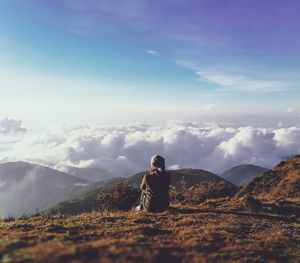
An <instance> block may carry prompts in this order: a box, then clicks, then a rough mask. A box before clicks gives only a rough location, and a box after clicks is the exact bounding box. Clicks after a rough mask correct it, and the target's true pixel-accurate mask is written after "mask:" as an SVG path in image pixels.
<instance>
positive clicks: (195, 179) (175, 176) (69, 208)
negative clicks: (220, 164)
mask: <svg viewBox="0 0 300 263" xmlns="http://www.w3.org/2000/svg"><path fill="white" fill-rule="evenodd" d="M169 172H170V173H171V178H172V180H171V185H173V186H175V187H178V186H179V182H180V181H182V180H184V181H185V182H186V184H187V186H188V187H190V186H193V185H196V184H201V183H207V182H220V183H222V184H227V185H230V187H235V186H234V185H232V184H231V183H230V182H227V181H226V180H224V179H223V178H221V177H219V176H217V175H216V174H213V173H211V172H208V171H205V170H201V169H181V170H170V171H169ZM145 173H146V172H141V173H138V174H136V175H133V176H131V177H129V178H114V179H112V180H109V181H106V182H100V183H98V184H97V186H96V185H92V186H91V187H90V188H91V190H90V191H86V192H84V193H81V194H79V195H77V196H76V197H75V198H72V199H70V200H67V201H65V202H62V203H59V204H57V205H55V206H54V207H52V208H50V209H48V210H47V211H46V213H58V212H59V213H62V214H78V213H82V212H84V211H91V210H98V209H101V204H100V203H99V202H98V201H97V200H96V197H97V195H98V194H99V193H101V192H103V191H105V190H107V189H108V188H109V187H112V186H114V185H115V184H117V183H120V182H123V183H125V184H128V185H131V186H133V187H136V188H139V186H140V184H141V181H142V178H143V176H144V174H145Z"/></svg>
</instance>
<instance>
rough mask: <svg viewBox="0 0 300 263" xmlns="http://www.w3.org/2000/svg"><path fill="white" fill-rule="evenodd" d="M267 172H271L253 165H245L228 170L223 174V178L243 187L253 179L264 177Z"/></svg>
mask: <svg viewBox="0 0 300 263" xmlns="http://www.w3.org/2000/svg"><path fill="white" fill-rule="evenodd" d="M266 171H269V169H267V168H264V167H260V166H257V165H253V164H243V165H238V166H234V167H232V168H231V169H229V170H226V171H225V172H224V173H223V174H222V177H223V178H224V179H226V180H227V181H229V182H231V183H233V184H235V185H237V186H243V185H246V184H247V183H249V182H251V181H252V179H253V178H255V177H257V176H260V175H262V174H263V173H265V172H266Z"/></svg>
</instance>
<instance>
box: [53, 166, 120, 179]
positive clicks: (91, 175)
mask: <svg viewBox="0 0 300 263" xmlns="http://www.w3.org/2000/svg"><path fill="white" fill-rule="evenodd" d="M59 170H60V169H59ZM63 171H65V172H67V173H68V174H71V175H74V176H76V177H78V178H80V179H83V180H86V181H89V182H101V181H105V180H109V179H112V178H115V177H116V175H114V174H112V173H111V172H109V171H107V170H104V169H101V168H97V167H86V168H79V167H72V166H66V167H64V168H63Z"/></svg>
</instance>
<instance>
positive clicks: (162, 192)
mask: <svg viewBox="0 0 300 263" xmlns="http://www.w3.org/2000/svg"><path fill="white" fill-rule="evenodd" d="M170 182H171V176H170V174H169V173H168V172H159V171H157V172H155V173H154V174H153V175H150V174H145V175H144V178H143V181H142V183H141V186H140V187H141V189H142V190H143V191H145V193H146V198H145V200H144V206H145V209H146V210H147V211H149V212H161V211H164V210H166V209H168V208H169V206H170V200H169V185H170Z"/></svg>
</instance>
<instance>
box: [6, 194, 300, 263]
mask: <svg viewBox="0 0 300 263" xmlns="http://www.w3.org/2000/svg"><path fill="white" fill-rule="evenodd" d="M220 203H222V204H223V205H220ZM244 207H246V206H244ZM299 223H300V221H299V219H297V218H295V217H286V216H278V215H271V214H259V213H252V212H251V211H243V210H238V211H237V208H236V205H234V204H233V203H230V202H227V201H226V200H221V201H217V200H215V201H214V200H210V201H209V202H208V203H205V204H203V205H202V206H188V205H187V206H183V207H182V206H178V205H176V204H173V208H172V209H171V210H170V211H167V212H164V213H158V214H152V213H145V212H139V213H138V212H135V211H129V212H114V213H111V212H102V213H96V212H93V213H84V214H80V215H77V216H63V215H56V216H34V217H30V218H28V219H22V220H13V221H9V222H8V221H1V222H0V261H2V262H91V263H93V262H188V263H190V262H299V261H300V249H299V244H300V227H299Z"/></svg>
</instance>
